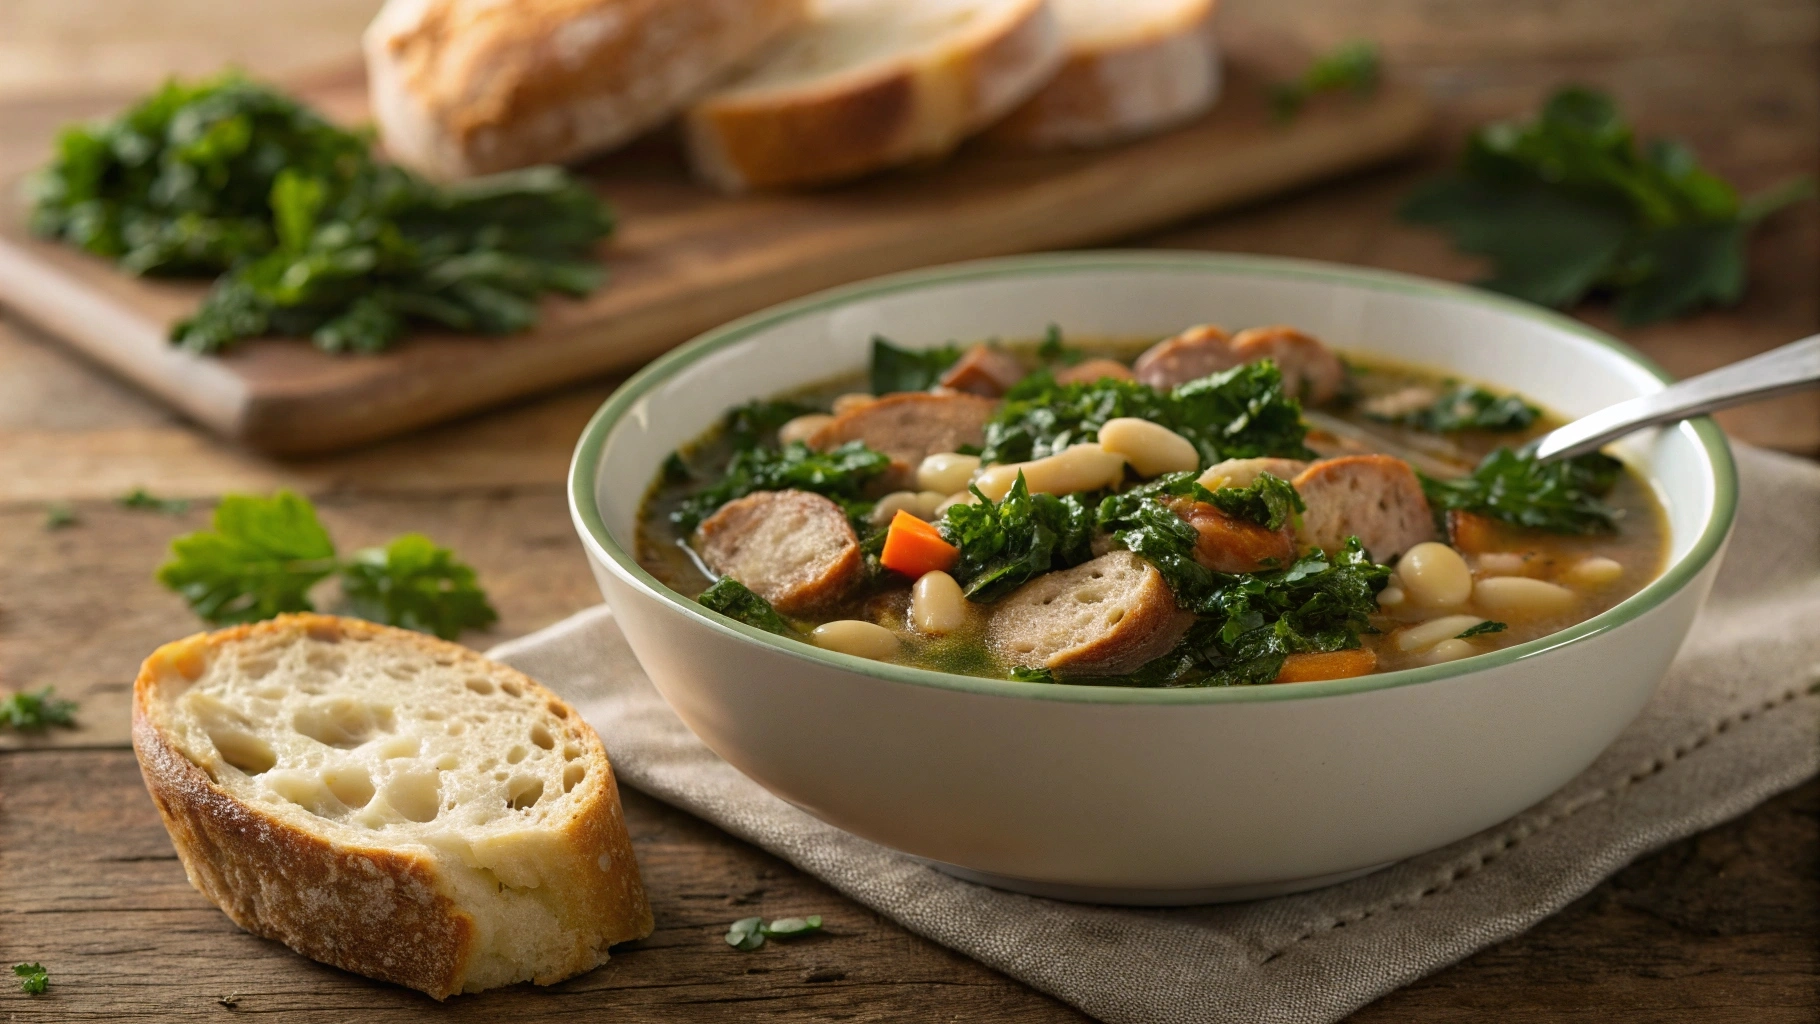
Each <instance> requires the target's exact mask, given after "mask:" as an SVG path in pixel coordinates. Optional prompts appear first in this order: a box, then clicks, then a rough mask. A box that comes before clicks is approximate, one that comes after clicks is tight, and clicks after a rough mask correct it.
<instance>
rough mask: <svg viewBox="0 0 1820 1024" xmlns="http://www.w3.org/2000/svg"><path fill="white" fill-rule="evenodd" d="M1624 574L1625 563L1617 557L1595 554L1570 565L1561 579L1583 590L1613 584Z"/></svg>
mask: <svg viewBox="0 0 1820 1024" xmlns="http://www.w3.org/2000/svg"><path fill="white" fill-rule="evenodd" d="M1623 575H1624V563H1622V562H1619V561H1617V560H1616V559H1612V558H1605V557H1603V556H1601V555H1594V556H1593V557H1591V558H1582V559H1580V560H1579V561H1578V562H1575V563H1574V564H1573V565H1570V566H1568V567H1567V571H1566V572H1563V573H1562V574H1561V579H1563V580H1565V581H1566V582H1567V583H1568V584H1569V585H1571V586H1575V587H1579V588H1581V589H1583V590H1596V589H1598V588H1600V587H1608V586H1611V585H1612V584H1613V583H1616V582H1618V579H1619V577H1621V576H1623Z"/></svg>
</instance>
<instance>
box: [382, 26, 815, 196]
mask: <svg viewBox="0 0 1820 1024" xmlns="http://www.w3.org/2000/svg"><path fill="white" fill-rule="evenodd" d="M805 3H806V0H512V2H510V3H501V2H499V0H389V2H388V3H387V4H386V5H385V7H384V8H383V9H382V10H381V11H380V12H379V15H378V17H376V18H374V19H373V23H372V25H371V26H369V27H368V28H367V32H366V38H365V47H366V57H367V82H368V94H369V97H370V100H371V103H372V108H373V116H374V118H375V119H376V120H377V121H378V122H379V128H380V135H381V138H382V140H383V141H384V143H385V147H386V151H387V153H388V154H389V155H390V156H391V157H392V158H393V159H394V160H397V161H398V162H399V163H402V164H405V165H407V166H409V167H412V168H415V169H416V170H418V171H421V172H423V173H424V174H427V175H429V176H431V177H435V178H459V177H466V176H469V175H475V174H487V173H491V172H494V171H503V170H508V169H510V168H514V167H525V166H529V165H531V164H540V163H563V162H567V161H571V160H574V159H577V158H579V157H583V156H587V155H589V154H591V153H597V152H601V151H603V150H606V149H610V148H612V147H613V146H616V145H618V144H620V143H622V142H625V141H627V140H629V139H631V138H632V137H633V136H635V135H638V134H640V133H641V132H643V131H645V130H646V129H648V128H651V127H654V126H655V125H657V124H659V123H661V122H663V121H665V120H668V119H669V118H670V117H671V116H672V115H673V114H675V113H676V112H677V111H678V110H679V109H680V108H681V107H682V106H683V105H684V104H685V103H687V102H688V101H689V100H690V99H691V98H693V97H694V96H695V95H696V94H697V93H699V92H700V91H701V90H702V89H704V88H706V87H707V86H709V85H710V84H712V83H713V82H714V81H716V80H717V79H720V78H723V77H725V76H726V75H727V74H728V73H730V72H731V71H733V70H734V69H736V68H737V67H738V66H740V65H741V64H743V63H744V62H746V61H748V60H750V59H752V58H753V57H754V56H755V55H756V54H757V53H758V52H759V50H760V49H761V48H763V47H764V46H765V45H766V44H768V43H770V42H772V41H773V40H774V39H776V38H777V37H778V36H779V35H780V34H781V33H783V32H784V31H785V30H787V29H789V28H790V27H791V26H793V25H795V24H796V23H797V22H798V21H800V20H801V18H802V16H803V9H804V4H805Z"/></svg>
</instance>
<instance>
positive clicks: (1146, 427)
mask: <svg viewBox="0 0 1820 1024" xmlns="http://www.w3.org/2000/svg"><path fill="white" fill-rule="evenodd" d="M1100 447H1101V448H1104V449H1106V450H1107V451H1109V452H1112V453H1114V454H1117V455H1123V456H1124V457H1125V460H1126V461H1127V462H1130V463H1131V468H1132V469H1135V470H1137V474H1138V476H1141V477H1153V476H1162V475H1163V474H1164V473H1185V472H1188V471H1190V470H1194V469H1198V468H1199V467H1200V465H1201V453H1200V452H1199V451H1197V450H1196V449H1195V447H1194V443H1193V442H1191V441H1189V440H1188V439H1187V438H1185V437H1183V436H1182V435H1180V434H1178V433H1176V432H1175V431H1173V430H1170V429H1169V428H1168V427H1165V426H1163V425H1162V424H1160V423H1152V422H1150V421H1149V420H1141V419H1138V418H1137V417H1135V416H1120V417H1118V418H1117V419H1110V420H1107V421H1106V422H1105V424H1104V425H1102V426H1101V427H1100Z"/></svg>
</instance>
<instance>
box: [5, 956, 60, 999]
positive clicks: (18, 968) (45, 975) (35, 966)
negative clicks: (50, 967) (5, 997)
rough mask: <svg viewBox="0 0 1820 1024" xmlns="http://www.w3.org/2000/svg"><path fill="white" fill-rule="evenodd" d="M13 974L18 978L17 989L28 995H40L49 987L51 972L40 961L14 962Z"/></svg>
mask: <svg viewBox="0 0 1820 1024" xmlns="http://www.w3.org/2000/svg"><path fill="white" fill-rule="evenodd" d="M13 974H14V976H16V977H17V978H18V979H19V991H21V992H24V993H25V994H26V995H28V996H40V995H43V994H44V990H45V989H46V988H49V987H50V983H51V972H49V971H47V970H45V969H44V965H43V964H40V963H29V964H14V965H13Z"/></svg>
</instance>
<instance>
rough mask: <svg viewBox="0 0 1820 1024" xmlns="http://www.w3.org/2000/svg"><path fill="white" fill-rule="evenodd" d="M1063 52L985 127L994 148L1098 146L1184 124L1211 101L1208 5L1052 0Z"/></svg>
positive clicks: (1170, 0)
mask: <svg viewBox="0 0 1820 1024" xmlns="http://www.w3.org/2000/svg"><path fill="white" fill-rule="evenodd" d="M1053 2H1054V4H1055V13H1056V20H1057V21H1058V22H1059V23H1060V24H1061V27H1062V35H1063V38H1064V40H1065V41H1066V45H1067V50H1068V56H1067V60H1066V61H1065V62H1064V63H1063V64H1062V67H1061V70H1060V71H1058V72H1056V74H1055V77H1054V78H1051V79H1050V80H1049V82H1048V84H1046V85H1044V86H1043V87H1042V89H1040V90H1038V91H1037V93H1036V95H1034V96H1032V97H1030V99H1029V100H1027V101H1025V102H1024V104H1023V105H1022V106H1020V107H1018V108H1017V109H1016V110H1014V111H1012V112H1011V113H1010V114H1008V115H1007V116H1006V117H1005V119H1004V120H1002V121H1000V122H999V123H998V124H996V125H993V126H992V128H991V129H989V130H988V131H987V132H986V134H985V138H986V140H987V141H989V142H990V143H991V144H993V145H995V146H1007V147H1017V148H1031V149H1047V148H1058V147H1070V146H1080V147H1084V146H1103V145H1108V144H1111V143H1114V142H1121V141H1124V140H1126V139H1131V138H1135V137H1137V136H1140V135H1145V134H1149V133H1151V132H1156V131H1161V130H1163V129H1165V128H1170V127H1173V126H1175V125H1178V124H1181V123H1182V122H1184V121H1189V120H1192V119H1193V118H1195V117H1198V116H1199V115H1201V114H1202V113H1204V112H1205V111H1206V110H1207V109H1208V108H1210V107H1212V106H1213V104H1214V101H1215V100H1216V99H1218V98H1219V95H1220V55H1219V50H1218V48H1217V47H1216V45H1215V43H1214V38H1213V13H1214V8H1215V6H1216V5H1217V0H1053Z"/></svg>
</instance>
